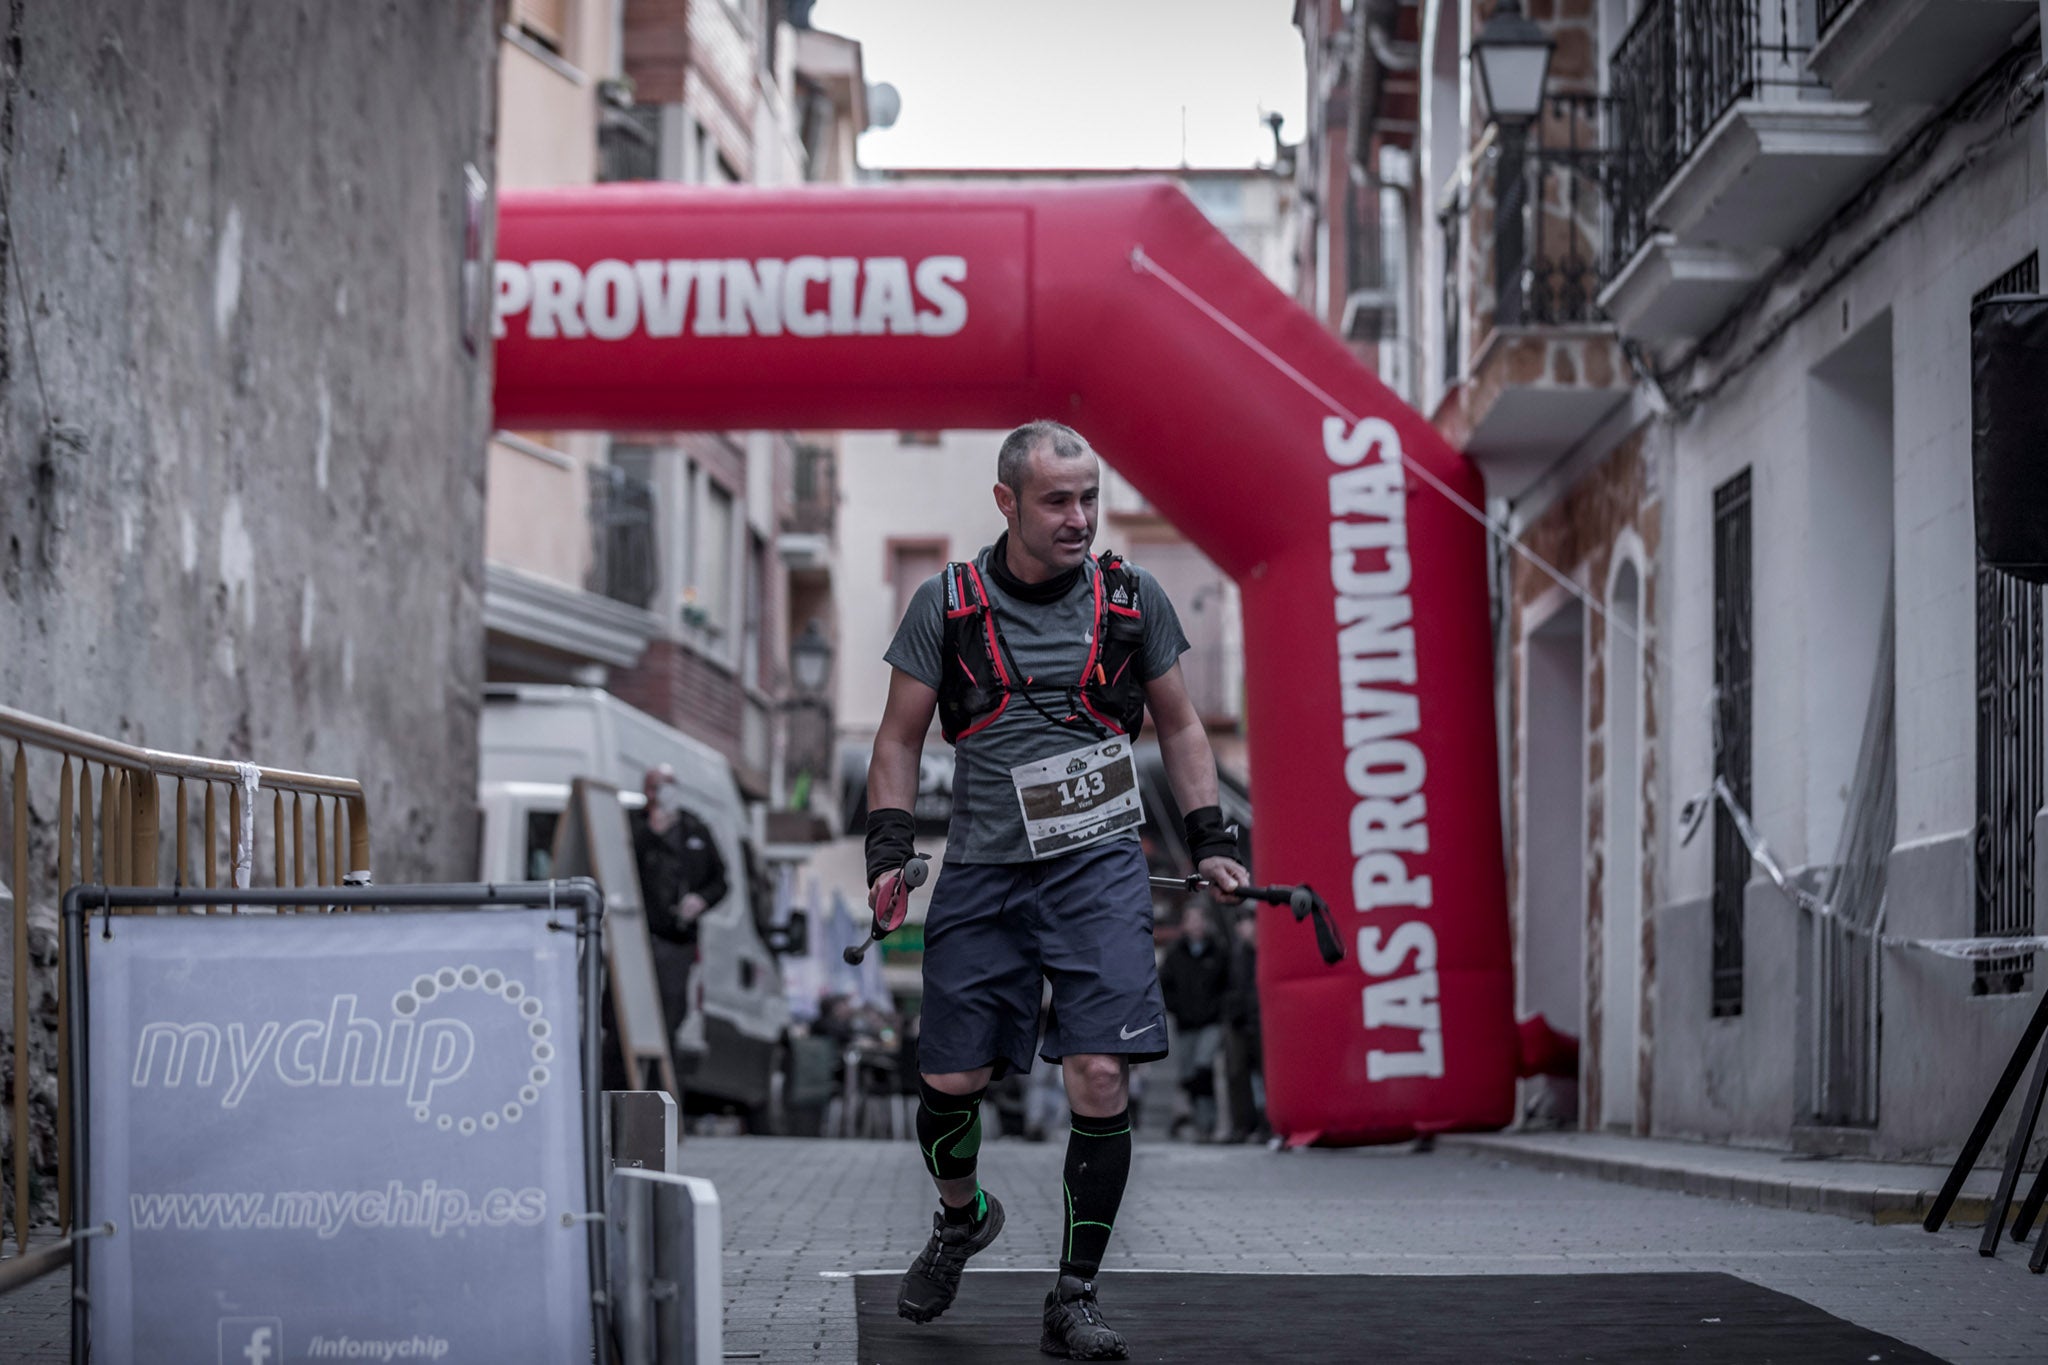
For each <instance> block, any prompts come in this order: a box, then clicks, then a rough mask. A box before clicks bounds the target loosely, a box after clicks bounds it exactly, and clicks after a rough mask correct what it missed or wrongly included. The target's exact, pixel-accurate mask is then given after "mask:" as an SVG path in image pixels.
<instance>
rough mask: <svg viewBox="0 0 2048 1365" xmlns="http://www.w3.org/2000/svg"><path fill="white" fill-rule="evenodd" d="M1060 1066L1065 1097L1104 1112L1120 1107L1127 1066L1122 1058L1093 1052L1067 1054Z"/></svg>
mask: <svg viewBox="0 0 2048 1365" xmlns="http://www.w3.org/2000/svg"><path fill="white" fill-rule="evenodd" d="M1061 1065H1062V1067H1063V1069H1064V1070H1065V1072H1066V1078H1067V1097H1068V1099H1069V1100H1070V1101H1071V1102H1072V1103H1074V1104H1075V1105H1076V1106H1077V1107H1079V1106H1083V1105H1085V1106H1087V1107H1088V1108H1091V1109H1095V1110H1098V1111H1099V1112H1101V1113H1104V1114H1113V1113H1115V1112H1116V1111H1117V1110H1119V1109H1121V1108H1123V1107H1124V1104H1125V1102H1126V1100H1127V1091H1128V1089H1129V1085H1130V1080H1129V1077H1130V1067H1129V1064H1128V1063H1126V1062H1125V1061H1124V1059H1123V1058H1121V1057H1115V1056H1107V1055H1103V1054H1099V1053H1094V1054H1087V1055H1083V1056H1078V1057H1069V1058H1067V1059H1066V1060H1065V1061H1064V1062H1063V1063H1061Z"/></svg>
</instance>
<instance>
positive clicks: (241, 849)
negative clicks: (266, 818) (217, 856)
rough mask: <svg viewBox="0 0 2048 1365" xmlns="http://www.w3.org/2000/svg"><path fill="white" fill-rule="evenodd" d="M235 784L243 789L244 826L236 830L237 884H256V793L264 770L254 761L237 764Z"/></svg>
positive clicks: (244, 885) (260, 788) (261, 784)
mask: <svg viewBox="0 0 2048 1365" xmlns="http://www.w3.org/2000/svg"><path fill="white" fill-rule="evenodd" d="M235 785H237V786H238V787H240V788H241V789H242V827H241V828H240V829H238V830H236V831H235V886H236V887H237V888H247V887H249V886H251V885H253V884H254V880H253V879H254V876H255V870H256V793H257V792H258V791H260V790H262V787H263V770H262V769H261V768H259V767H257V766H256V765H255V764H254V763H237V764H236V765H235Z"/></svg>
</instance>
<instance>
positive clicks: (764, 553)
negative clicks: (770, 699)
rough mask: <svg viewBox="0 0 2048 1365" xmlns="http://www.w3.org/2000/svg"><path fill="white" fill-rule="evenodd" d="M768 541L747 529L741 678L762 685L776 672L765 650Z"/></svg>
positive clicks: (747, 683)
mask: <svg viewBox="0 0 2048 1365" xmlns="http://www.w3.org/2000/svg"><path fill="white" fill-rule="evenodd" d="M767 620H768V542H767V541H765V540H763V539H762V538H761V536H760V535H759V533H757V532H754V531H749V532H747V597H746V606H745V609H744V615H743V618H742V624H741V638H740V681H741V682H743V683H745V684H746V685H747V686H748V687H754V688H758V687H760V686H761V679H762V678H763V677H765V676H768V675H770V674H772V673H773V671H774V669H773V665H772V663H771V661H770V660H768V659H767V658H766V657H765V656H764V654H763V651H764V650H765V649H766V647H767V639H766V635H767V631H766V629H765V627H766V625H767Z"/></svg>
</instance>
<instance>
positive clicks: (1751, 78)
mask: <svg viewBox="0 0 2048 1365" xmlns="http://www.w3.org/2000/svg"><path fill="white" fill-rule="evenodd" d="M1812 3H1818V4H1819V5H1821V6H1823V7H1825V6H1827V5H1829V4H1830V3H1831V0H1778V3H1777V4H1776V5H1767V4H1766V3H1765V0H1649V3H1647V4H1646V5H1645V6H1644V7H1643V10H1642V12H1641V13H1640V14H1638V15H1637V16H1636V20H1635V23H1634V24H1632V25H1631V26H1630V27H1629V31H1628V32H1627V33H1626V34H1625V35H1623V37H1622V40H1621V44H1620V46H1618V47H1617V48H1616V49H1615V51H1614V56H1613V57H1612V58H1611V59H1610V60H1609V63H1608V90H1609V96H1610V98H1609V100H1608V104H1607V136H1606V139H1605V141H1606V145H1607V146H1608V147H1609V148H1611V149H1613V152H1614V154H1615V157H1616V163H1617V164H1616V183H1615V187H1614V205H1613V207H1614V220H1615V234H1614V237H1615V240H1614V248H1615V249H1614V251H1613V252H1612V253H1611V263H1612V268H1611V270H1610V271H1609V272H1608V273H1610V274H1611V273H1612V270H1618V269H1619V268H1620V267H1621V266H1622V265H1624V264H1626V263H1627V262H1628V260H1629V258H1630V257H1631V256H1633V255H1634V254H1635V252H1636V249H1637V248H1638V247H1640V246H1641V245H1642V243H1643V240H1644V238H1645V237H1646V236H1647V235H1648V233H1649V231H1650V228H1651V226H1652V225H1651V223H1650V221H1649V208H1650V204H1651V203H1652V202H1653V201H1654V200H1655V199H1656V197H1657V195H1658V194H1659V193H1660V192H1661V191H1662V190H1663V188H1664V186H1665V185H1666V184H1667V183H1668V182H1669V181H1670V179H1671V177H1672V176H1673V174H1675V173H1676V172H1677V170H1678V168H1679V167H1680V166H1682V165H1684V164H1685V161H1686V158H1687V157H1690V156H1691V155H1692V154H1693V153H1694V152H1695V151H1697V150H1698V149H1699V147H1700V144H1701V143H1703V142H1705V141H1706V138H1707V134H1708V133H1709V132H1711V131H1712V130H1713V127H1714V125H1715V124H1716V123H1718V122H1719V121H1720V120H1721V117H1722V116H1723V115H1724V114H1726V113H1727V112H1728V111H1729V110H1730V109H1731V108H1733V107H1734V105H1735V103H1736V101H1738V100H1742V99H1749V98H1756V97H1758V96H1760V95H1761V93H1762V92H1763V91H1764V90H1765V89H1766V88H1767V87H1785V88H1788V89H1789V88H1796V87H1807V88H1815V87H1817V85H1818V83H1817V82H1816V80H1815V79H1814V77H1813V76H1811V75H1810V74H1809V73H1808V72H1807V71H1806V69H1805V57H1806V53H1807V51H1808V50H1809V47H1810V45H1809V44H1805V43H1795V42H1794V41H1793V35H1794V34H1795V33H1798V32H1800V31H1801V29H1802V28H1803V25H1802V23H1801V20H1802V19H1803V18H1804V16H1805V14H1806V13H1807V5H1808V4H1812ZM1832 3H1834V4H1835V8H1836V11H1837V12H1839V10H1840V8H1841V7H1842V6H1843V5H1844V4H1845V3H1846V0H1832Z"/></svg>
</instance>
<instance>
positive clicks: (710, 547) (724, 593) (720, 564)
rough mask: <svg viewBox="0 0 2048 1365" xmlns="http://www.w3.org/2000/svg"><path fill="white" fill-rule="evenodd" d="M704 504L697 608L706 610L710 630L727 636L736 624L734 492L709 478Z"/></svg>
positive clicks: (704, 611) (698, 565)
mask: <svg viewBox="0 0 2048 1365" xmlns="http://www.w3.org/2000/svg"><path fill="white" fill-rule="evenodd" d="M701 506H702V509H703V520H702V522H701V523H700V524H699V526H698V529H697V533H698V535H699V537H700V541H699V544H698V547H697V609H698V610H699V611H700V612H702V613H703V626H704V629H705V630H706V631H708V632H709V633H711V634H712V635H715V636H725V635H728V634H730V633H731V631H732V626H733V569H734V564H733V559H734V555H733V498H732V494H731V493H729V492H727V491H726V490H725V489H724V488H722V487H721V486H719V485H718V484H716V483H712V482H711V481H709V480H706V481H705V484H704V498H703V502H702V504H701Z"/></svg>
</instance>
